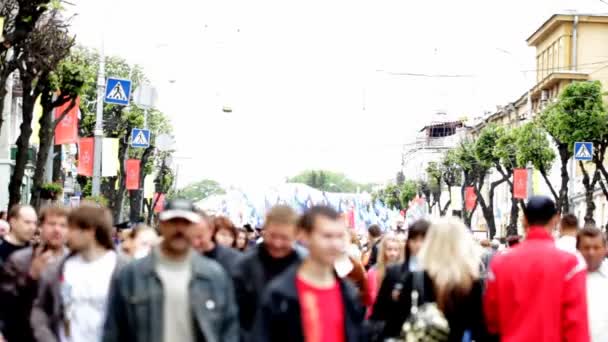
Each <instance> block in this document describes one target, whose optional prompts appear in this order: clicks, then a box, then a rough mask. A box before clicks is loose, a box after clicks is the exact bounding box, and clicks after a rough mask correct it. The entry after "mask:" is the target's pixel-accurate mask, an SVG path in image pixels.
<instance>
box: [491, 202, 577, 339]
mask: <svg viewBox="0 0 608 342" xmlns="http://www.w3.org/2000/svg"><path fill="white" fill-rule="evenodd" d="M558 222H559V215H558V212H557V209H556V208H555V203H553V201H551V200H550V199H549V198H547V197H532V198H530V199H529V201H528V203H527V205H526V206H525V208H524V221H523V223H524V227H525V228H526V239H525V240H524V241H523V242H521V243H520V244H519V246H517V248H514V249H511V250H510V251H509V253H500V254H498V255H496V257H494V258H493V259H492V262H491V264H490V270H489V272H488V280H487V288H486V294H485V302H484V309H485V314H486V323H487V324H488V330H489V331H490V333H494V334H497V335H499V336H500V340H501V341H503V342H522V341H534V342H555V341H568V342H587V341H589V324H588V321H587V300H586V292H585V291H586V290H585V289H586V284H585V281H586V280H585V276H586V274H585V270H586V268H585V265H584V264H582V263H580V262H579V260H578V259H577V258H576V256H574V255H573V254H570V253H568V252H564V251H562V250H559V249H558V248H557V247H556V246H555V242H554V240H553V238H552V236H551V231H552V230H553V228H554V227H555V226H556V225H557V223H558Z"/></svg>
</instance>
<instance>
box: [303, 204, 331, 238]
mask: <svg viewBox="0 0 608 342" xmlns="http://www.w3.org/2000/svg"><path fill="white" fill-rule="evenodd" d="M319 217H325V218H328V219H330V220H333V221H336V220H339V219H340V214H339V213H338V212H337V211H336V210H335V209H334V208H332V207H328V206H323V205H317V206H314V207H312V208H310V209H308V211H306V212H305V213H304V215H302V217H300V220H299V221H298V228H300V229H302V230H303V231H305V232H306V233H311V232H312V231H313V230H314V228H315V223H316V221H317V218H319Z"/></svg>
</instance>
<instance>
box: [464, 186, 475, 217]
mask: <svg viewBox="0 0 608 342" xmlns="http://www.w3.org/2000/svg"><path fill="white" fill-rule="evenodd" d="M475 203H477V194H476V193H475V189H474V188H473V187H472V186H467V187H466V188H464V205H465V209H466V210H467V211H473V208H475Z"/></svg>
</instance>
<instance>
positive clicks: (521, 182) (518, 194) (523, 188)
mask: <svg viewBox="0 0 608 342" xmlns="http://www.w3.org/2000/svg"><path fill="white" fill-rule="evenodd" d="M513 197H514V198H517V199H526V198H528V170H526V169H515V170H513Z"/></svg>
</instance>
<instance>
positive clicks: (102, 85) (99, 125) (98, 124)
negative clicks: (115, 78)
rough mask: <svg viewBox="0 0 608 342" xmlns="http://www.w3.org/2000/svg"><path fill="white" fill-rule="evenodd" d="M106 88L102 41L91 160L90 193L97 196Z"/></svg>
mask: <svg viewBox="0 0 608 342" xmlns="http://www.w3.org/2000/svg"><path fill="white" fill-rule="evenodd" d="M105 90H106V78H105V56H104V51H103V43H102V46H101V50H100V52H99V70H98V72H97V115H96V116H95V153H94V155H95V158H94V161H93V188H92V191H91V194H92V195H93V196H99V194H100V189H101V144H102V139H103V98H104V95H105Z"/></svg>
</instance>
